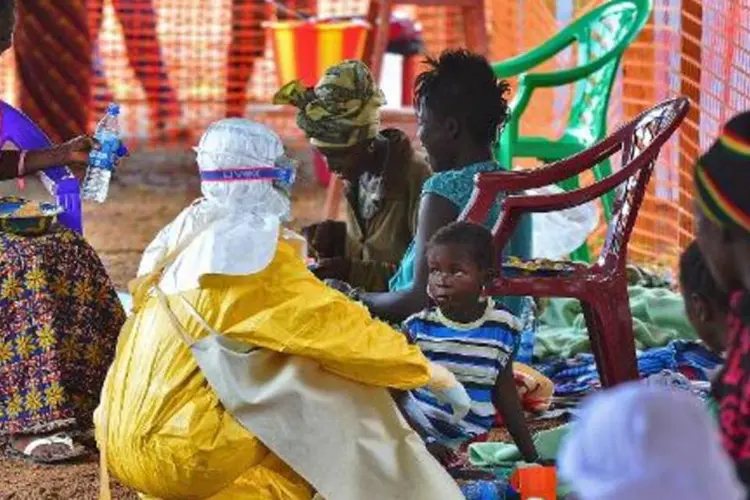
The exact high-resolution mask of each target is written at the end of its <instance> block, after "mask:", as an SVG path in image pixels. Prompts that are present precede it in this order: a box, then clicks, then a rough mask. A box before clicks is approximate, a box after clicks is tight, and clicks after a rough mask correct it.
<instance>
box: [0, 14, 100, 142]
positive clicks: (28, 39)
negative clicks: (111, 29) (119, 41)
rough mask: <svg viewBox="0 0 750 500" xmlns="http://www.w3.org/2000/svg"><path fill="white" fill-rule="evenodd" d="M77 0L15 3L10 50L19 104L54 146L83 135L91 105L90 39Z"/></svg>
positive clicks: (85, 18)
mask: <svg viewBox="0 0 750 500" xmlns="http://www.w3.org/2000/svg"><path fill="white" fill-rule="evenodd" d="M87 16H88V13H87V9H86V2H83V1H59V2H58V1H54V2H53V1H50V0H46V1H45V0H24V1H22V2H18V22H17V24H16V32H15V37H14V40H13V47H14V50H15V54H16V60H17V63H18V77H19V83H20V92H19V103H20V107H21V109H22V110H23V111H24V112H25V113H26V114H27V115H29V117H30V118H31V119H32V120H34V121H35V122H36V123H37V124H38V125H39V126H40V127H41V128H42V130H44V131H45V132H46V133H47V134H48V135H49V136H50V138H51V139H52V140H53V141H55V142H60V141H64V140H67V139H70V138H72V137H75V136H77V135H81V134H84V133H86V131H87V129H88V124H89V107H90V104H91V49H92V47H91V37H90V34H89V29H88V18H87Z"/></svg>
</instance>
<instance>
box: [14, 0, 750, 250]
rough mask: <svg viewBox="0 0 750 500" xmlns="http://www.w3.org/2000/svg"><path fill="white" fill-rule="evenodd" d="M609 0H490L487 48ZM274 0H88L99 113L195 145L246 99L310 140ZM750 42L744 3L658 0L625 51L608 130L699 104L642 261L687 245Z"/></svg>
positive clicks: (426, 23) (665, 183) (294, 139)
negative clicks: (695, 185)
mask: <svg viewBox="0 0 750 500" xmlns="http://www.w3.org/2000/svg"><path fill="white" fill-rule="evenodd" d="M282 3H283V5H285V6H288V7H290V8H291V9H293V11H294V12H297V11H302V12H308V13H314V12H317V14H318V15H320V16H352V15H364V13H365V11H366V8H367V0H356V1H351V0H318V1H317V2H316V1H315V0H285V1H284V2H282ZM600 3H602V2H601V1H599V0H588V1H586V0H560V1H551V0H486V2H485V4H486V7H487V11H488V26H487V27H488V30H489V33H490V40H491V47H490V51H491V55H492V58H493V59H495V60H497V59H502V58H505V57H509V56H511V55H515V54H519V53H522V52H524V51H526V50H528V49H530V48H531V47H534V46H536V45H539V44H540V43H542V42H543V41H544V40H546V39H547V38H549V37H551V36H552V35H553V34H554V33H555V32H556V31H557V30H558V29H560V28H561V27H562V26H564V25H565V24H567V23H568V22H569V21H570V20H571V19H572V18H573V17H575V16H578V15H580V14H581V13H582V12H585V11H587V10H588V9H591V8H593V7H594V6H596V5H599V4H600ZM267 5H268V4H266V3H265V2H263V1H261V0H153V1H152V0H89V10H90V14H91V31H92V38H93V39H94V40H95V41H96V43H95V46H96V51H95V57H94V60H95V64H96V67H97V74H98V77H97V78H95V79H94V81H95V88H94V95H95V106H94V109H93V111H92V113H91V116H92V122H93V120H94V119H95V118H96V117H98V115H99V114H100V113H101V110H102V109H103V105H104V104H105V103H106V102H107V101H108V100H109V99H111V98H114V99H116V100H117V101H119V102H121V103H122V104H123V109H124V111H123V123H124V129H125V132H126V134H127V135H128V136H129V137H130V138H131V143H132V142H133V141H135V144H139V143H141V141H143V143H149V144H152V145H159V144H168V143H175V142H180V141H181V142H185V143H187V142H188V141H192V140H193V139H194V136H195V135H197V134H199V133H200V132H201V131H202V130H203V128H205V127H206V125H207V124H208V123H210V122H211V121H213V120H216V119H218V118H221V117H223V116H225V114H227V112H229V113H237V112H241V111H242V110H245V112H246V113H247V114H248V115H249V116H251V117H253V118H255V119H258V120H263V121H266V122H269V123H270V124H271V125H273V126H274V127H276V128H277V129H278V131H279V132H280V133H281V134H282V135H283V136H284V137H285V138H287V139H288V141H289V142H290V144H296V145H298V146H299V145H301V144H302V138H301V136H300V134H299V132H298V131H297V130H296V128H295V126H294V123H293V120H291V119H290V118H291V115H290V113H289V112H288V110H285V111H279V110H272V109H268V107H267V106H266V105H265V104H263V103H267V102H268V99H269V97H270V95H271V93H272V92H273V91H274V89H275V88H276V86H277V81H276V74H275V69H274V61H273V58H272V54H271V52H270V45H269V43H267V42H268V40H266V39H265V37H264V36H263V33H262V29H261V27H260V23H261V22H262V20H263V19H266V18H267V16H268V15H269V11H270V9H269V7H268V6H267ZM404 10H406V11H407V12H409V13H411V14H413V15H415V16H416V17H417V18H418V20H419V21H420V22H421V24H422V26H423V28H424V34H425V41H426V45H427V49H428V51H430V52H433V53H434V52H437V51H439V50H440V49H442V48H444V47H448V46H460V45H462V44H463V43H464V41H463V36H462V34H461V15H460V12H458V11H457V10H456V8H444V7H420V8H405V9H404ZM277 12H278V13H279V14H280V15H282V16H283V15H286V16H287V17H294V15H295V14H294V12H292V13H287V14H284V13H285V12H286V10H285V9H277ZM747 47H750V5H748V2H747V1H745V0H743V1H739V0H715V1H713V2H701V1H700V0H655V12H654V16H653V17H652V20H651V22H650V23H649V25H648V26H647V28H646V30H645V31H644V33H643V34H642V36H641V37H640V38H639V40H638V41H637V42H636V43H635V44H634V45H633V46H632V47H631V48H630V50H629V51H628V52H627V53H626V56H625V57H624V60H623V62H622V65H621V69H620V76H619V78H618V81H617V84H616V86H615V90H614V93H613V98H612V102H611V105H610V111H609V116H610V122H609V123H610V125H609V126H610V128H612V127H613V126H614V125H615V124H616V123H618V122H621V121H622V120H625V119H627V118H629V117H632V116H634V115H635V114H636V113H638V112H639V111H641V110H643V109H644V108H645V107H647V106H648V105H649V104H650V103H653V102H655V101H658V100H661V99H664V98H666V97H668V96H672V95H676V94H684V95H687V96H688V97H690V98H691V100H692V104H693V109H692V111H691V114H690V115H689V119H688V120H687V122H686V123H685V125H683V127H682V129H681V132H680V133H679V134H678V136H677V137H675V139H674V140H673V141H672V142H671V143H670V144H669V146H668V147H666V148H665V149H664V151H663V152H662V155H661V157H660V161H659V165H658V167H657V170H656V172H655V175H654V180H653V181H652V183H651V186H650V190H649V196H648V198H647V200H646V202H645V204H644V206H643V207H642V209H641V216H640V218H639V224H638V227H637V230H636V233H635V235H634V239H633V242H632V245H631V256H632V257H633V258H634V259H636V260H640V261H647V262H653V263H668V264H674V262H675V258H676V256H677V255H678V253H679V250H680V248H681V247H684V245H685V244H686V243H687V242H688V241H689V239H690V237H691V231H692V217H691V204H692V201H691V194H690V193H691V190H692V186H691V179H690V177H691V174H690V167H691V165H692V162H693V161H694V160H695V158H696V156H697V154H698V152H699V150H700V149H702V148H705V147H706V146H707V145H708V144H709V143H710V141H711V140H713V138H714V137H715V136H716V134H717V131H718V127H719V125H720V124H721V123H722V122H723V121H725V120H726V119H727V118H728V117H729V116H731V115H732V114H733V113H735V112H736V111H738V110H740V109H744V108H747V107H748V100H749V99H750V81H749V78H750V77H749V76H748V75H749V74H750V54H749V53H748V49H747ZM11 52H12V51H9V52H8V53H6V55H5V56H4V57H3V59H2V60H1V61H0V65H1V66H2V73H1V75H2V76H0V96H2V97H3V98H5V99H6V100H8V101H10V102H11V103H15V102H16V96H17V92H16V88H15V85H16V75H15V71H14V65H13V61H12V54H11ZM573 61H574V58H573V52H572V51H570V50H569V51H567V52H565V53H562V54H560V55H559V56H558V57H556V58H555V59H554V60H553V61H551V62H549V63H548V64H547V65H545V66H544V67H543V68H542V69H546V70H548V69H555V68H561V67H567V66H570V64H572V63H573ZM251 65H252V69H251V68H250V66H251ZM571 98H572V93H571V91H570V89H554V90H549V91H546V92H540V93H539V94H537V95H535V97H534V99H533V100H532V104H531V106H530V109H529V111H528V112H527V113H526V116H525V117H524V121H523V127H522V130H523V132H525V133H534V134H539V135H547V136H551V137H554V136H555V135H557V134H559V133H560V132H561V130H562V129H563V127H564V125H565V119H566V117H567V112H568V108H569V105H570V100H571ZM245 101H246V102H245ZM245 104H246V105H247V107H245ZM233 110H234V111H233ZM237 110H240V111H237ZM385 121H386V123H389V124H393V123H396V124H398V125H399V126H401V127H403V128H406V129H407V130H409V131H412V132H413V121H412V119H411V116H410V115H409V114H405V115H404V114H397V113H396V114H394V113H392V112H389V113H387V114H386V120H385ZM191 135H192V137H191ZM523 163H524V164H529V162H523ZM530 164H533V162H530ZM600 236H601V232H600V234H599V235H598V236H595V237H594V238H593V239H592V241H593V242H594V243H596V241H597V240H598V239H600Z"/></svg>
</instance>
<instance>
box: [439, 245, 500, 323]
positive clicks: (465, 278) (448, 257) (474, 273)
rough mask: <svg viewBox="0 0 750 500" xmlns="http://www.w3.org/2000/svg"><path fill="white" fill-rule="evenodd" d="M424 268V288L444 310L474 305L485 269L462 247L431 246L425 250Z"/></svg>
mask: <svg viewBox="0 0 750 500" xmlns="http://www.w3.org/2000/svg"><path fill="white" fill-rule="evenodd" d="M427 268H428V270H429V273H430V274H429V278H428V281H427V292H428V293H429V295H430V297H432V299H433V300H434V301H435V303H436V304H437V305H438V307H440V309H441V310H442V311H443V312H444V313H446V312H448V313H449V312H461V311H462V310H463V309H464V308H466V307H471V306H476V303H477V302H478V300H479V297H480V295H481V294H482V287H483V285H484V282H485V280H486V278H487V273H486V272H485V271H482V270H481V269H480V268H479V266H478V265H477V264H476V263H474V262H473V261H472V258H471V255H470V253H469V252H468V251H467V249H466V248H465V247H463V246H462V245H455V244H446V245H434V246H432V247H431V248H430V249H429V251H428V252H427Z"/></svg>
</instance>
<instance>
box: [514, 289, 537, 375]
mask: <svg viewBox="0 0 750 500" xmlns="http://www.w3.org/2000/svg"><path fill="white" fill-rule="evenodd" d="M523 302H524V303H523V309H522V310H523V314H522V316H521V343H520V345H519V346H518V352H517V353H516V361H518V362H520V363H524V364H527V365H528V364H531V361H532V358H533V357H534V337H535V336H536V328H537V318H536V303H535V302H534V299H533V298H532V297H525V298H524V301H523Z"/></svg>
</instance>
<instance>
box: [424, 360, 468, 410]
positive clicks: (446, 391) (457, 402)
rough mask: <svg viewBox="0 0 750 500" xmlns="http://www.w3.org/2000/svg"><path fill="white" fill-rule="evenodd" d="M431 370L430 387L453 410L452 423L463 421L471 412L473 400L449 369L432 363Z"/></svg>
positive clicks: (439, 399)
mask: <svg viewBox="0 0 750 500" xmlns="http://www.w3.org/2000/svg"><path fill="white" fill-rule="evenodd" d="M430 369H431V371H432V378H431V379H430V382H429V383H428V387H429V388H430V390H431V391H432V393H433V394H434V395H435V397H436V398H437V399H438V401H440V402H441V403H445V404H448V405H450V406H451V408H452V409H453V418H452V419H451V423H457V422H459V421H461V420H463V418H464V417H465V416H466V415H467V414H468V413H469V410H471V398H470V397H469V394H468V393H467V392H466V389H464V386H463V385H461V383H460V382H459V381H458V380H456V377H455V375H453V374H452V373H451V372H450V371H449V370H448V369H447V368H445V367H443V366H440V365H438V364H435V363H430Z"/></svg>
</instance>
